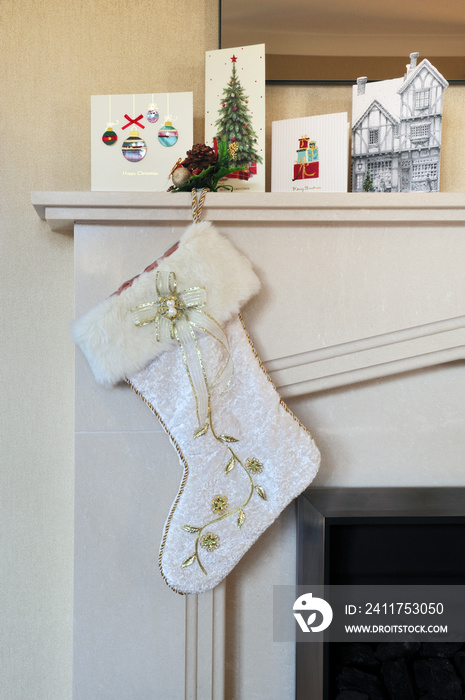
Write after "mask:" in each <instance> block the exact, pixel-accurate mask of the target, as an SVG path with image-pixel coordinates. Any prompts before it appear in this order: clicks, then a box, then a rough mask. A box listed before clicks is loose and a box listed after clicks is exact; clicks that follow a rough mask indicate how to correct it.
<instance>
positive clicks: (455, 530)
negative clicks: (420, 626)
mask: <svg viewBox="0 0 465 700" xmlns="http://www.w3.org/2000/svg"><path fill="white" fill-rule="evenodd" d="M325 528H326V546H325V557H326V562H325V583H327V584H330V585H422V584H435V585H441V584H444V585H447V584H448V585H454V584H463V583H465V517H464V518H460V517H455V518H454V517H449V518H448V517H438V518H430V517H408V518H405V517H403V518H397V517H394V518H376V517H375V518H372V517H368V518H350V519H348V518H327V519H326V523H325ZM464 648H465V645H462V644H461V643H452V642H449V643H447V642H446V643H432V642H430V643H428V642H427V643H420V642H415V643H413V642H410V643H393V642H391V643H383V642H379V643H350V644H342V643H339V644H337V643H331V644H326V645H325V649H324V656H325V663H324V676H325V677H324V686H323V687H324V692H323V697H324V699H325V700H350V699H351V698H353V699H354V700H355V698H357V700H365V697H366V698H367V700H368V698H370V700H404V699H405V700H417V698H420V697H422V696H424V695H425V693H427V694H429V695H428V697H431V698H435V697H438V698H444V699H447V700H453V699H455V698H457V700H461V698H462V697H464V696H465V651H464Z"/></svg>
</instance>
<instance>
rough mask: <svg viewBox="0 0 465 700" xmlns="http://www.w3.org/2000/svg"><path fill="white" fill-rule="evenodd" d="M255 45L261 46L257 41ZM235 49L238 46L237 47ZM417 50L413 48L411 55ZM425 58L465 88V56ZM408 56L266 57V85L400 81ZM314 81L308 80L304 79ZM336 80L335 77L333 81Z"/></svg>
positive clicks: (220, 33) (448, 77) (449, 79)
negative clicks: (362, 79)
mask: <svg viewBox="0 0 465 700" xmlns="http://www.w3.org/2000/svg"><path fill="white" fill-rule="evenodd" d="M222 5H223V0H219V26H218V48H220V49H222V48H233V47H230V46H223V45H222V26H223V23H222V18H223V11H222V10H223V8H222ZM257 43H263V42H261V41H260V42H259V41H257ZM236 46H241V44H240V43H237V44H236ZM415 50H416V49H415V48H414V47H413V48H412V51H415ZM420 58H428V60H429V61H430V62H431V63H432V64H433V66H434V67H435V68H437V70H438V71H439V72H440V73H441V74H442V75H443V76H444V77H445V78H446V80H447V81H448V82H449V84H450V85H454V84H455V85H461V84H462V85H463V84H465V55H464V56H421V57H420ZM408 61H409V56H408V55H406V56H389V57H386V56H305V57H300V60H299V61H298V62H297V61H296V57H295V56H289V55H281V54H269V53H266V83H267V84H271V85H272V84H297V85H298V84H302V85H305V84H307V85H308V84H312V85H313V84H333V85H334V84H339V85H354V84H355V83H356V82H357V78H359V77H361V76H364V75H367V66H369V68H370V70H369V73H370V75H368V76H367V77H368V81H369V82H372V81H375V80H390V79H392V78H399V77H402V70H403V67H404V66H405V65H406V64H407V63H408ZM309 75H312V76H314V77H312V78H309V77H307V76H309ZM334 76H337V77H334Z"/></svg>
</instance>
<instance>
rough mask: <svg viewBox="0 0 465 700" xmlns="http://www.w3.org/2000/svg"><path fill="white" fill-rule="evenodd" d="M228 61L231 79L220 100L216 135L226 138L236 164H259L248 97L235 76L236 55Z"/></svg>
mask: <svg viewBox="0 0 465 700" xmlns="http://www.w3.org/2000/svg"><path fill="white" fill-rule="evenodd" d="M231 61H232V73H231V79H230V80H229V83H228V84H227V85H226V87H225V88H224V89H223V101H222V103H221V108H220V109H219V112H218V114H219V115H220V116H219V118H218V120H217V121H216V122H215V126H216V127H217V129H218V131H217V136H218V137H219V138H224V139H225V140H226V142H227V144H228V146H229V149H230V152H231V155H232V159H233V160H234V161H235V162H236V163H237V164H238V165H242V166H243V165H247V164H249V163H250V164H252V163H261V162H262V157H261V156H260V155H258V153H257V134H256V133H255V131H254V130H253V126H252V117H251V114H250V112H249V108H248V96H247V95H245V94H244V88H243V87H242V85H241V84H240V80H239V76H238V75H237V70H236V61H237V58H236V56H232V58H231ZM233 144H234V145H233Z"/></svg>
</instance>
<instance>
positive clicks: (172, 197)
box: [32, 192, 465, 232]
mask: <svg viewBox="0 0 465 700" xmlns="http://www.w3.org/2000/svg"><path fill="white" fill-rule="evenodd" d="M32 204H33V206H34V208H35V210H36V211H37V213H38V215H39V216H40V218H41V219H44V220H46V221H47V222H48V224H49V226H50V228H51V229H52V231H57V232H72V231H73V227H74V223H75V222H86V223H91V222H95V223H97V222H98V223H104V222H109V221H112V222H118V221H120V222H125V223H137V222H139V223H144V224H148V223H150V222H164V221H166V222H175V221H190V220H191V195H190V194H189V193H187V192H182V193H177V194H173V193H170V192H154V193H150V192H33V193H32ZM204 218H205V219H208V220H211V221H216V222H222V221H227V222H229V223H230V222H232V221H237V222H246V221H252V220H255V221H257V220H259V221H269V222H283V221H294V222H296V223H297V222H302V223H308V222H315V223H317V222H318V223H324V222H328V223H333V224H337V223H340V222H346V223H347V222H354V223H359V224H363V223H372V222H375V221H384V222H386V223H389V222H392V223H401V222H409V221H412V222H418V221H424V222H428V221H430V222H439V221H442V222H444V223H445V224H446V223H448V222H453V223H457V222H461V221H464V222H465V193H450V192H445V193H442V192H439V193H416V194H403V193H392V194H381V193H352V192H349V193H327V194H323V193H321V194H308V195H305V194H296V193H292V194H287V193H279V192H265V193H233V194H231V193H211V194H208V195H207V197H206V199H205V206H204Z"/></svg>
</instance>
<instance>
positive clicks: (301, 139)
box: [271, 112, 349, 192]
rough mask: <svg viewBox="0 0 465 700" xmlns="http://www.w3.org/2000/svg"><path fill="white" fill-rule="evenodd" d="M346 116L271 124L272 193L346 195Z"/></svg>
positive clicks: (286, 120)
mask: <svg viewBox="0 0 465 700" xmlns="http://www.w3.org/2000/svg"><path fill="white" fill-rule="evenodd" d="M348 158H349V123H348V120H347V112H338V113H336V114H322V115H318V116H314V117H301V118H299V119H284V120H282V121H279V122H273V123H272V141H271V191H272V192H347V180H348Z"/></svg>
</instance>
